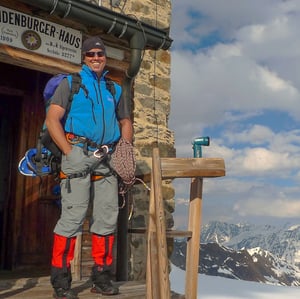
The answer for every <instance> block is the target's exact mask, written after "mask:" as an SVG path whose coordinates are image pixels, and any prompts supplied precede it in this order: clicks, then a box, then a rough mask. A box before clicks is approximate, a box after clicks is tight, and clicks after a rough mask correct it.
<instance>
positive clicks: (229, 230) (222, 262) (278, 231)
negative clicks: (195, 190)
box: [171, 222, 300, 286]
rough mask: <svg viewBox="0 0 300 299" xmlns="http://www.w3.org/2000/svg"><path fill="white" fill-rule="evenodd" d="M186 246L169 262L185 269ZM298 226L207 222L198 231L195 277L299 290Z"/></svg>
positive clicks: (177, 243)
mask: <svg viewBox="0 0 300 299" xmlns="http://www.w3.org/2000/svg"><path fill="white" fill-rule="evenodd" d="M185 253H186V242H185V241H182V240H180V239H178V240H175V242H174V250H173V254H172V257H171V261H172V263H173V264H175V265H176V266H178V267H180V268H181V269H185V256H186V255H185ZM299 265H300V225H299V226H287V225H286V226H284V227H275V226H270V225H264V226H256V225H250V224H229V223H224V222H211V223H209V224H207V225H205V226H203V228H202V230H201V250H200V262H199V271H198V272H199V273H204V274H208V275H214V276H223V277H228V278H234V279H241V280H249V281H258V282H264V283H270V284H279V285H293V286H300V268H299Z"/></svg>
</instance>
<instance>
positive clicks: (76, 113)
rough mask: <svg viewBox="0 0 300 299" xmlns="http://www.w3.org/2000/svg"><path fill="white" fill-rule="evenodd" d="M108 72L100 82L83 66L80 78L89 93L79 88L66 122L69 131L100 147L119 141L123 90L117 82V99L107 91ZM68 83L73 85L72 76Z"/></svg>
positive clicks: (66, 129)
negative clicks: (119, 118) (118, 112)
mask: <svg viewBox="0 0 300 299" xmlns="http://www.w3.org/2000/svg"><path fill="white" fill-rule="evenodd" d="M106 73H107V72H105V73H103V75H102V77H101V78H100V79H99V78H98V77H97V75H96V74H95V73H94V72H93V71H92V70H91V69H90V68H89V67H88V66H86V65H83V67H82V70H81V71H80V75H81V78H82V84H83V85H84V86H85V87H86V89H87V91H88V93H87V94H86V92H85V90H84V89H83V88H80V91H79V93H78V94H75V95H74V97H73V101H72V105H71V109H70V112H69V114H68V117H67V119H66V123H65V131H66V132H70V133H74V134H75V135H78V136H83V137H86V138H88V139H90V140H91V141H93V142H95V143H97V144H98V145H103V144H111V143H114V142H117V141H118V140H119V138H120V129H119V122H118V119H117V115H116V109H117V105H118V103H119V101H120V96H121V91H122V89H121V87H120V85H118V84H116V83H114V85H115V90H116V94H115V99H114V97H113V95H112V94H111V93H110V91H109V90H107V88H106V81H105V78H104V76H105V74H106ZM68 80H69V84H70V85H71V76H68Z"/></svg>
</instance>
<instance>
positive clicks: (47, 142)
mask: <svg viewBox="0 0 300 299" xmlns="http://www.w3.org/2000/svg"><path fill="white" fill-rule="evenodd" d="M67 76H68V74H58V75H55V76H53V77H52V78H50V79H49V81H48V82H47V83H46V85H45V88H44V91H43V97H44V101H45V108H46V112H47V110H48V108H49V106H50V103H51V100H50V99H51V97H52V96H53V94H54V92H55V90H56V88H57V87H58V85H59V84H60V83H61V81H62V80H63V79H65V78H66V77H67ZM71 76H72V79H71V90H70V96H69V98H68V103H67V106H66V112H65V115H64V118H63V120H62V124H64V122H65V120H66V119H67V116H68V113H69V112H70V109H71V105H72V100H73V97H74V95H75V94H77V93H78V92H79V90H80V88H82V89H83V90H84V92H85V93H86V95H87V96H88V90H87V88H86V87H85V85H84V84H82V80H81V76H80V74H79V73H72V74H71ZM105 80H106V88H107V89H108V91H109V92H110V93H111V94H112V96H113V99H114V102H115V107H117V102H116V99H115V94H116V90H115V85H114V82H113V81H112V80H111V79H109V78H107V77H105ZM61 156H62V152H61V150H60V149H59V148H58V146H57V145H56V144H55V142H54V141H53V139H52V137H51V136H50V134H49V131H48V129H47V127H46V126H45V122H44V124H43V127H42V129H41V132H40V134H39V137H38V141H37V146H36V148H34V149H29V150H28V151H27V152H26V154H25V156H24V157H23V159H22V160H21V161H20V163H19V167H18V169H19V171H20V172H21V173H22V174H23V175H27V176H44V175H48V174H53V175H54V176H55V177H57V176H58V175H59V173H60V170H61Z"/></svg>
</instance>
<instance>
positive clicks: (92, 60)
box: [83, 48, 106, 76]
mask: <svg viewBox="0 0 300 299" xmlns="http://www.w3.org/2000/svg"><path fill="white" fill-rule="evenodd" d="M83 62H84V63H85V64H86V65H87V66H88V67H90V68H91V69H92V71H94V72H95V73H96V74H97V75H98V76H100V75H101V74H102V72H103V69H104V67H105V65H106V56H105V52H104V51H103V50H101V49H96V48H95V49H91V50H89V51H88V52H86V53H85V56H84V60H83Z"/></svg>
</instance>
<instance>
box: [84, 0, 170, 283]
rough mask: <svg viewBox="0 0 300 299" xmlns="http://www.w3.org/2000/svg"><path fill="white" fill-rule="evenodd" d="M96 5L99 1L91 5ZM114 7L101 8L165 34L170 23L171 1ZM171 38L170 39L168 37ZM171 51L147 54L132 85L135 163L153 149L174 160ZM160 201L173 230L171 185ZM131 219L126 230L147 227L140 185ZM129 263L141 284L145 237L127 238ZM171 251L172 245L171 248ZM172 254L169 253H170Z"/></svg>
mask: <svg viewBox="0 0 300 299" xmlns="http://www.w3.org/2000/svg"><path fill="white" fill-rule="evenodd" d="M90 2H94V3H99V1H98V0H95V1H90ZM119 3H120V4H119V7H115V8H114V7H113V6H112V5H111V0H102V1H101V5H102V6H104V7H107V8H109V9H112V10H114V11H116V12H120V13H123V14H126V15H129V16H130V17H136V19H137V21H138V20H140V21H142V22H145V23H147V24H149V25H151V26H154V27H157V28H159V29H164V28H166V30H168V28H169V27H170V20H171V1H170V0H135V1H126V0H125V1H119ZM171 38H172V37H171ZM170 65H171V56H170V51H164V50H158V51H152V50H146V51H145V52H144V55H143V61H142V64H141V69H140V71H139V73H138V75H137V77H136V79H135V83H134V132H135V138H134V146H135V149H136V155H137V159H138V160H142V161H145V162H146V163H148V164H149V161H151V159H147V158H149V157H151V156H152V148H153V147H156V146H158V147H159V149H160V155H161V156H162V157H174V156H175V149H174V134H173V132H172V131H170V130H169V129H168V120H169V114H170V102H171V98H170ZM163 197H164V200H165V206H166V215H167V226H168V227H172V226H173V218H172V212H173V211H174V189H173V187H172V184H171V182H170V181H165V182H164V183H163ZM129 201H130V203H131V205H130V207H133V215H132V217H131V218H130V223H129V226H130V227H132V228H136V227H146V224H147V212H148V203H149V202H148V201H149V191H148V190H147V189H146V188H145V187H144V186H143V185H142V184H140V185H135V187H134V188H133V189H132V191H131V194H130V200H129ZM129 243H130V249H129V252H130V253H131V254H130V261H129V272H130V273H129V279H132V280H133V279H134V280H143V279H145V271H146V264H145V262H146V250H145V243H146V242H145V236H144V235H137V234H132V235H129ZM170 247H171V245H170ZM170 250H171V249H170Z"/></svg>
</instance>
